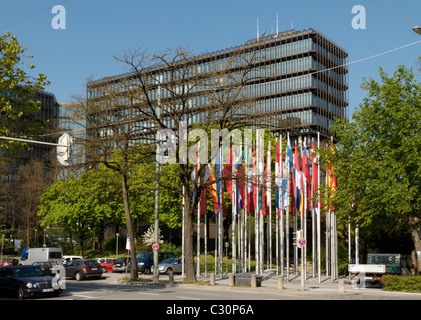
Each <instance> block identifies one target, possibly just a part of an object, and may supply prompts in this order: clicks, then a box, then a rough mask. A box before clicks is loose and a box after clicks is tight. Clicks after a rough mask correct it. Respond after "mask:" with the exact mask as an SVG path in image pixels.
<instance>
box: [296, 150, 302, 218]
mask: <svg viewBox="0 0 421 320" xmlns="http://www.w3.org/2000/svg"><path fill="white" fill-rule="evenodd" d="M294 173H295V174H294V183H295V208H296V209H297V210H299V211H302V210H303V197H302V191H303V189H302V174H301V169H300V161H299V157H298V150H297V144H295V151H294Z"/></svg>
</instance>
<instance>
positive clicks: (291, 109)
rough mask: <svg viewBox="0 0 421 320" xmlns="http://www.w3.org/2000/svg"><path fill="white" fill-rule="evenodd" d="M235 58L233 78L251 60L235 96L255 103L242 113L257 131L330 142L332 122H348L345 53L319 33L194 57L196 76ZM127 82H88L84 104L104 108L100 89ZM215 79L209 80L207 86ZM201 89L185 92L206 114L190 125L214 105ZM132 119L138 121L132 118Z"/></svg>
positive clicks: (161, 93) (155, 94)
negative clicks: (253, 121) (255, 122)
mask: <svg viewBox="0 0 421 320" xmlns="http://www.w3.org/2000/svg"><path fill="white" fill-rule="evenodd" d="M233 56H235V57H236V61H237V62H236V64H237V65H232V66H231V67H230V68H232V77H234V78H235V77H236V76H238V77H240V73H239V72H238V71H237V70H239V69H238V68H240V67H241V63H242V62H241V61H251V60H252V61H253V68H252V69H251V71H250V72H249V73H247V76H246V77H247V78H246V79H245V80H246V85H244V86H242V87H241V93H240V95H239V97H247V98H253V103H251V104H248V105H247V106H245V110H244V112H243V114H248V115H251V116H253V117H255V118H256V119H259V126H261V125H262V124H263V125H264V126H265V127H266V128H268V129H270V130H273V131H277V132H279V133H282V134H285V133H286V132H289V133H290V136H292V137H298V136H302V137H304V136H306V137H307V139H308V140H307V141H310V139H311V138H314V137H316V136H317V132H320V134H321V136H322V138H324V139H327V138H329V137H330V136H331V135H332V132H331V131H330V130H329V128H330V126H331V125H332V124H334V123H335V118H345V117H348V69H347V62H348V53H347V52H346V51H345V50H344V49H343V48H341V47H340V46H338V45H337V44H335V43H334V42H333V41H331V40H330V39H328V38H327V37H326V36H324V35H323V34H321V33H320V32H318V31H317V30H314V29H308V30H304V31H296V30H288V31H285V32H282V33H278V34H272V35H268V36H264V37H261V38H260V39H255V40H249V41H247V42H246V43H244V44H243V45H240V46H237V47H233V48H229V49H226V50H221V51H217V52H213V53H209V54H203V55H200V56H197V57H195V60H196V62H195V66H196V67H195V72H196V75H200V74H203V75H204V74H210V73H211V72H215V71H217V70H218V69H223V68H225V67H226V66H227V65H229V64H230V63H232V57H233ZM153 72H154V73H155V74H156V76H155V78H157V79H158V78H159V82H160V83H166V82H169V81H172V80H173V79H174V72H171V71H169V70H166V69H165V68H164V67H163V68H159V67H158V68H156V69H155V70H154V71H153ZM130 79H131V78H130V74H127V75H119V76H116V77H111V78H105V79H101V80H98V81H93V82H90V83H89V84H88V91H87V93H88V100H89V99H90V100H91V101H94V100H95V99H97V100H98V99H101V100H102V103H103V101H104V99H105V96H104V90H103V89H101V87H104V86H108V87H109V86H112V85H114V86H117V85H118V83H119V82H121V81H126V82H127V81H128V82H130V81H136V80H133V79H132V80H130ZM213 80H214V79H212V78H209V79H208V81H209V83H211V82H212V81H213ZM186 85H188V84H186ZM205 88H206V81H204V82H203V84H202V85H201V86H197V85H196V86H195V89H194V90H190V91H189V92H190V94H191V96H190V98H189V104H190V105H191V106H192V107H193V106H194V107H196V108H198V109H203V110H204V111H203V112H196V113H194V115H193V116H192V119H191V120H192V122H202V121H204V120H205V119H206V117H207V115H208V114H207V112H209V111H208V110H209V105H212V101H211V100H212V98H211V97H210V95H209V94H208V93H207V91H206V89H205ZM181 89H182V88H180V90H181ZM122 91H124V89H122ZM171 94H172V93H171V92H169V91H168V90H166V89H165V86H162V87H158V86H156V87H155V88H151V92H150V96H151V97H152V99H156V100H158V99H161V100H164V99H169V98H170V96H171ZM128 100H129V97H127V96H126V97H125V96H124V94H122V95H121V97H120V98H119V101H118V102H119V103H123V104H124V103H129V101H128ZM206 110H207V111H206ZM119 117H122V118H124V119H126V120H127V119H128V118H127V117H129V116H128V115H127V117H124V115H123V116H122V115H121V114H120V115H119ZM130 117H131V118H132V119H137V117H136V115H131V116H130ZM116 120H117V119H116ZM135 121H136V120H135ZM164 121H165V120H164ZM167 126H168V127H173V126H172V124H171V119H168V123H167Z"/></svg>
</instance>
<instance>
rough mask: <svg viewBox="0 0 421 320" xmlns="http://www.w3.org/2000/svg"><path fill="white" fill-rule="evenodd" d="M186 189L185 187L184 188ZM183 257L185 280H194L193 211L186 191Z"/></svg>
mask: <svg viewBox="0 0 421 320" xmlns="http://www.w3.org/2000/svg"><path fill="white" fill-rule="evenodd" d="M186 190H187V188H186ZM184 210H185V211H184V212H185V216H184V245H185V247H184V259H185V264H186V266H185V267H186V280H187V281H196V272H195V269H194V254H193V221H192V217H193V212H192V205H191V198H190V196H189V195H188V194H187V191H186V193H185V194H184Z"/></svg>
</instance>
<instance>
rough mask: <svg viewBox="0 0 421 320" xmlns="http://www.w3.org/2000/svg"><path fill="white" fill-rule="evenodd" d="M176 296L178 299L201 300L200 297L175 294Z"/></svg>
mask: <svg viewBox="0 0 421 320" xmlns="http://www.w3.org/2000/svg"><path fill="white" fill-rule="evenodd" d="M177 298H180V299H187V300H202V299H200V298H192V297H184V296H177Z"/></svg>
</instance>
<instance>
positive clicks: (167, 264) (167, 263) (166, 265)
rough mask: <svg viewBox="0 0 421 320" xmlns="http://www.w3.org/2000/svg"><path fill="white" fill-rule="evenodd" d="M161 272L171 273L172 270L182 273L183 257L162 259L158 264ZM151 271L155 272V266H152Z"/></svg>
mask: <svg viewBox="0 0 421 320" xmlns="http://www.w3.org/2000/svg"><path fill="white" fill-rule="evenodd" d="M194 268H195V270H196V262H195V263H194ZM158 269H159V273H166V274H169V273H170V271H172V272H173V273H179V274H181V271H182V263H181V258H170V259H167V260H164V261H161V262H160V263H159V264H158ZM151 271H152V272H153V266H152V267H151Z"/></svg>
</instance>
